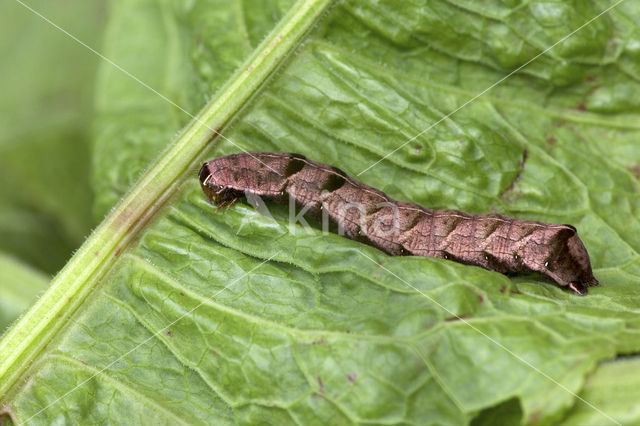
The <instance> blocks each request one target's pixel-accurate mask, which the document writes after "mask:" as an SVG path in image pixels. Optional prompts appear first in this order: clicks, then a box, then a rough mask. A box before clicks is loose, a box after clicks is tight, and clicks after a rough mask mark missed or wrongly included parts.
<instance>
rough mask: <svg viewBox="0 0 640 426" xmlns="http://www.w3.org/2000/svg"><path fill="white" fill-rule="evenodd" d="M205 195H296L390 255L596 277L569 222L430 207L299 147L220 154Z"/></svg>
mask: <svg viewBox="0 0 640 426" xmlns="http://www.w3.org/2000/svg"><path fill="white" fill-rule="evenodd" d="M199 177H200V183H201V186H202V189H203V191H204V192H205V194H206V195H207V197H208V198H209V200H210V201H211V202H212V203H215V204H218V208H220V207H221V206H223V205H232V204H233V203H235V202H236V201H237V200H238V199H240V198H242V197H244V196H246V195H251V196H258V197H260V198H262V199H265V200H267V201H275V202H279V203H287V202H289V201H293V202H295V204H296V205H297V206H302V207H304V208H305V209H306V213H307V214H309V215H311V216H316V217H319V216H320V215H322V214H326V215H328V220H329V222H330V224H331V225H332V226H334V228H335V227H337V228H338V229H340V231H341V235H345V236H346V237H348V238H351V239H353V240H357V241H360V242H364V243H366V244H369V245H372V246H374V247H376V248H378V249H380V250H382V251H384V252H385V253H388V254H390V255H394V256H425V257H439V258H443V259H449V260H452V261H455V262H459V263H463V264H465V265H474V266H480V267H482V268H485V269H488V270H490V271H496V272H500V273H503V274H507V275H509V274H514V273H537V274H540V275H542V276H543V277H546V278H548V279H550V280H552V281H554V282H556V283H557V284H558V285H560V286H562V287H568V288H570V289H571V290H573V291H574V292H575V293H576V294H580V295H584V294H587V287H588V286H597V285H599V283H598V281H597V280H596V279H595V277H594V276H593V272H592V270H591V262H590V260H589V254H588V253H587V250H586V249H585V247H584V245H583V244H582V241H580V238H578V234H577V231H576V228H574V227H573V226H571V225H554V224H549V223H542V222H533V221H527V220H520V219H514V218H510V217H507V216H503V215H499V214H487V215H475V214H470V213H465V212H460V211H457V210H432V209H428V208H425V207H421V206H419V205H417V204H412V203H406V202H402V201H395V200H393V199H392V198H390V197H388V196H387V195H386V194H385V193H383V192H382V191H379V190H377V189H375V188H372V187H370V186H368V185H365V184H363V183H361V182H358V181H356V180H355V179H352V178H350V177H349V176H348V175H347V174H346V173H344V172H343V171H341V170H340V169H337V168H335V167H332V166H328V165H326V164H322V163H317V162H315V161H311V160H308V159H306V158H305V157H304V156H302V155H299V154H285V153H268V152H262V153H261V152H251V153H248V152H246V153H241V154H233V155H229V156H225V157H219V158H216V159H214V160H212V161H209V162H207V163H205V164H204V165H203V166H202V169H200V173H199Z"/></svg>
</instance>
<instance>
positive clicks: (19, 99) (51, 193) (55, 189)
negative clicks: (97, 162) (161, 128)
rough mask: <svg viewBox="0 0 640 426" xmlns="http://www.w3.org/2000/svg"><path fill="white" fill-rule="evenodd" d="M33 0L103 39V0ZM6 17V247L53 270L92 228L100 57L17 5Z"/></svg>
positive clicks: (2, 186)
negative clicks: (92, 140) (92, 141)
mask: <svg viewBox="0 0 640 426" xmlns="http://www.w3.org/2000/svg"><path fill="white" fill-rule="evenodd" d="M28 3H29V4H30V5H31V6H32V7H35V8H37V9H39V10H40V11H41V12H42V13H44V14H45V15H46V16H48V17H50V18H51V19H52V20H54V21H55V22H57V23H58V24H60V25H62V26H64V27H66V28H67V29H69V30H70V31H72V32H73V33H75V34H76V35H78V36H79V37H80V38H82V39H83V40H84V41H85V42H87V43H89V44H95V43H96V41H97V40H98V39H99V30H100V28H101V23H102V20H103V18H102V16H101V14H100V13H99V3H98V1H97V0H91V1H74V2H73V5H72V4H69V3H65V4H63V5H61V4H59V3H56V2H47V1H42V0H35V1H30V2H28ZM0 16H2V18H3V25H2V26H0V54H1V55H2V58H3V60H2V62H0V74H1V75H2V78H1V79H0V93H2V96H1V97H0V250H1V251H4V252H6V253H10V254H11V255H13V256H15V257H18V258H20V259H22V260H24V261H25V262H27V263H29V264H30V265H33V266H34V267H36V268H38V269H40V270H42V271H44V272H45V273H47V274H54V273H56V272H57V271H58V270H60V268H62V266H64V264H65V262H66V261H67V260H68V259H69V257H71V254H72V251H73V250H74V249H76V248H77V247H78V246H80V245H81V244H82V242H83V241H84V238H85V237H86V236H87V235H88V234H89V232H90V230H91V227H92V226H93V225H95V224H94V223H93V221H92V218H91V202H92V195H93V192H92V190H91V187H90V185H89V175H90V173H89V171H90V164H91V153H90V147H89V126H90V119H91V105H92V93H93V90H92V88H93V84H94V74H95V71H96V68H97V64H98V58H97V57H95V56H93V55H87V53H86V50H85V49H84V48H83V47H81V46H79V45H77V44H75V43H73V42H70V39H69V38H68V37H67V36H65V35H64V34H62V33H61V32H60V31H58V30H56V29H55V28H53V27H51V26H50V25H49V24H47V23H46V22H44V21H42V20H40V19H38V18H37V17H36V16H35V15H33V13H31V12H30V11H29V10H27V9H26V8H25V7H23V6H21V5H20V4H19V3H18V2H15V1H12V2H3V3H2V5H0ZM78 16H83V19H78ZM2 290H3V289H2V284H1V283H0V297H2Z"/></svg>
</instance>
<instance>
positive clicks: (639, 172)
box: [629, 164, 640, 180]
mask: <svg viewBox="0 0 640 426" xmlns="http://www.w3.org/2000/svg"><path fill="white" fill-rule="evenodd" d="M629 171H630V172H631V173H633V175H634V176H635V177H636V178H637V179H639V180H640V166H639V165H637V164H636V165H635V166H631V167H629Z"/></svg>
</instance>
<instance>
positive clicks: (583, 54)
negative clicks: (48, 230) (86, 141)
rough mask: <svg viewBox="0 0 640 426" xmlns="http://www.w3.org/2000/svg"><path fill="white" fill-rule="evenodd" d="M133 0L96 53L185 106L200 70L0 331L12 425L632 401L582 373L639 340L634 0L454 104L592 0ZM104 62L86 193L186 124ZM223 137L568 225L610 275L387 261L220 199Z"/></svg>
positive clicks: (583, 408)
mask: <svg viewBox="0 0 640 426" xmlns="http://www.w3.org/2000/svg"><path fill="white" fill-rule="evenodd" d="M131 3H132V2H115V3H114V14H113V15H112V20H111V22H110V24H109V31H108V35H107V39H106V43H105V45H106V49H107V50H106V53H107V54H108V56H109V57H114V58H118V59H119V61H122V62H123V63H125V64H126V66H125V68H127V67H132V69H135V70H136V71H137V72H138V73H136V72H134V74H135V75H137V76H138V77H139V78H141V79H142V80H143V81H145V82H148V83H149V84H150V85H151V86H152V87H156V88H157V89H158V90H160V91H161V92H162V93H164V94H166V95H167V96H168V97H169V98H171V99H175V102H176V103H177V104H178V105H180V106H181V107H183V108H185V109H187V110H188V111H190V110H191V109H195V108H199V107H200V106H201V104H202V103H203V101H204V99H203V98H204V97H205V96H207V95H206V94H207V93H211V91H213V90H216V89H217V90H218V91H217V93H216V95H215V96H214V97H212V99H211V101H209V102H208V103H207V104H206V105H205V106H204V107H203V109H202V110H201V111H200V113H199V114H198V118H197V119H196V120H193V121H191V122H190V123H189V124H188V125H187V126H186V127H185V128H184V130H183V131H182V132H181V133H180V134H179V135H178V136H177V138H176V140H175V141H174V143H173V144H171V145H170V146H169V147H168V148H167V149H166V150H165V151H164V152H163V153H162V154H161V155H160V157H159V158H158V159H157V160H155V161H154V162H152V163H151V165H149V166H148V167H147V169H146V171H145V172H144V174H142V175H141V177H140V179H139V180H138V182H137V183H135V185H134V186H133V187H132V188H131V189H130V191H129V192H128V193H127V194H124V198H123V199H122V201H121V202H120V203H119V204H118V205H117V206H116V207H115V208H114V210H113V211H112V212H111V213H110V214H109V215H108V216H107V218H106V220H105V221H104V222H103V223H102V224H101V225H100V227H99V228H98V229H97V230H96V232H95V233H94V234H93V235H92V236H91V237H90V238H89V239H88V240H87V242H86V243H85V244H84V245H83V247H82V248H81V249H80V250H79V251H78V253H77V254H76V255H75V256H74V258H73V259H72V260H71V262H70V263H69V264H68V265H67V267H66V268H65V269H64V270H63V271H62V272H61V274H60V275H58V276H57V277H56V279H55V280H54V282H53V283H52V285H51V287H50V289H49V290H48V291H47V292H46V293H45V295H44V296H43V297H42V298H40V299H39V301H38V302H37V304H36V305H35V306H34V307H33V308H32V309H31V310H30V311H29V312H28V313H27V314H26V315H25V316H24V317H23V318H22V319H21V321H19V322H18V323H17V324H16V325H15V326H14V327H13V328H12V329H10V331H9V332H8V334H7V335H6V336H5V338H4V339H3V341H2V342H0V345H1V347H2V350H1V351H0V354H1V355H0V394H5V395H6V396H5V397H3V399H2V402H3V403H4V404H5V405H6V406H7V407H8V408H9V411H10V412H11V413H12V415H13V416H14V417H15V419H16V420H17V421H19V422H24V421H29V422H38V423H50V422H52V421H64V420H67V421H75V422H100V423H103V422H114V423H116V422H119V423H124V422H132V421H133V422H153V423H156V422H158V423H258V422H265V423H293V422H295V423H305V424H306V423H322V424H325V423H337V424H340V423H349V422H376V423H420V424H423V423H432V424H468V423H471V422H474V423H476V424H490V423H492V421H493V422H497V421H498V420H499V421H501V422H503V423H504V422H507V421H508V422H518V421H520V422H522V423H540V424H549V423H556V422H560V421H561V420H562V419H563V418H564V419H565V421H567V422H568V423H571V422H575V421H580V420H584V421H587V422H592V423H596V424H597V423H605V422H612V418H613V419H616V420H617V421H624V422H630V423H633V422H637V421H638V416H637V415H636V414H634V413H631V414H630V413H627V412H623V410H621V409H620V406H622V405H623V403H624V402H625V401H626V403H627V405H631V404H633V403H635V399H636V398H635V396H634V394H633V393H629V394H628V396H627V395H620V396H619V399H616V400H615V401H613V400H612V399H611V398H606V397H603V395H604V396H606V389H607V386H610V383H611V382H607V381H606V380H605V381H603V379H599V380H600V382H598V378H599V377H603V376H602V375H604V377H607V376H608V374H609V372H610V371H611V370H610V369H609V367H608V366H609V365H616V363H615V362H613V363H611V364H602V365H601V366H600V367H598V365H599V363H601V362H602V361H603V360H606V359H612V358H614V357H616V356H617V355H621V354H632V353H636V352H638V350H640V322H638V320H637V314H638V303H639V297H640V292H638V290H637V289H636V288H635V284H636V283H638V278H639V276H640V270H639V269H638V267H637V264H638V249H639V248H640V247H639V243H638V241H637V240H636V239H635V238H634V236H635V235H637V234H638V231H639V229H638V228H639V223H638V220H637V214H636V211H637V208H638V201H639V200H638V182H637V177H636V176H635V171H637V170H638V169H639V165H640V148H638V147H637V143H636V142H635V141H636V139H637V138H638V133H639V132H638V130H639V129H640V128H639V126H638V125H637V122H638V120H637V118H638V117H637V115H638V107H639V105H638V104H637V99H636V97H635V96H634V93H635V91H634V90H636V88H637V87H638V83H637V79H638V77H639V76H638V75H637V69H640V68H638V62H639V58H638V56H637V46H638V42H637V37H638V36H637V33H636V27H635V26H634V22H637V20H638V18H640V16H638V15H639V14H640V8H639V7H637V2H633V1H628V2H625V3H622V4H621V5H620V6H618V7H617V8H616V9H615V10H613V11H612V12H610V13H608V14H605V15H603V16H602V17H600V18H599V19H597V20H595V21H594V22H593V23H591V24H590V25H588V26H586V27H585V28H584V29H582V30H580V31H579V32H577V33H576V34H575V35H573V36H572V37H570V38H569V39H567V40H566V41H565V42H563V43H561V44H559V45H558V46H556V47H555V48H554V49H552V50H551V51H549V52H548V53H546V54H544V55H542V56H540V57H539V58H538V59H536V60H535V61H533V62H532V63H531V64H530V65H528V66H527V67H525V68H524V69H523V70H522V71H520V72H518V73H516V74H515V75H513V76H511V77H510V78H508V79H506V80H505V81H504V82H502V83H501V84H499V85H497V86H496V87H495V88H493V89H492V90H491V91H488V92H487V93H485V94H483V95H482V96H481V97H479V98H478V99H477V100H475V101H473V102H470V103H469V104H468V105H465V103H466V102H468V101H469V100H470V99H473V98H474V97H475V96H476V95H477V94H479V93H481V92H482V91H483V90H485V89H486V88H487V87H490V86H491V85H492V84H494V83H495V82H496V81H499V80H500V79H501V78H503V77H504V76H506V75H508V74H509V73H510V72H511V71H512V70H513V69H515V68H517V67H518V66H520V65H522V64H525V63H526V62H527V61H529V60H530V59H531V58H533V57H535V56H536V55H538V54H539V53H540V52H542V51H543V50H544V49H545V48H547V47H548V46H550V45H551V44H552V43H554V42H556V41H557V40H559V39H561V38H562V37H563V36H565V35H566V34H568V33H570V32H571V31H573V30H574V29H576V28H578V27H579V26H580V25H582V24H583V23H585V22H586V21H587V20H589V19H590V18H592V17H594V16H596V15H597V14H598V13H600V12H601V11H602V10H604V9H605V8H606V7H607V6H609V4H606V3H600V2H593V3H592V2H589V3H586V2H573V3H566V2H565V3H549V2H545V3H537V2H534V3H530V4H529V3H527V4H523V5H516V4H513V5H511V6H509V5H505V4H504V3H503V2H490V3H488V4H484V3H483V5H482V6H481V7H480V6H478V4H477V2H468V1H464V0H457V1H454V2H429V3H427V4H425V5H422V6H421V5H416V4H413V3H408V2H403V3H397V2H376V3H371V2H364V1H356V0H352V1H345V2H337V3H336V4H334V5H333V6H334V7H331V8H329V6H330V4H329V3H330V2H328V1H327V2H321V1H313V0H307V1H300V2H298V3H295V4H294V5H293V6H291V8H290V9H289V10H287V8H286V7H285V6H286V5H287V3H286V2H284V3H283V5H280V4H279V3H278V2H264V3H262V2H255V3H253V2H233V3H232V2H216V1H205V2H197V5H196V3H186V4H183V3H177V2H176V3H175V4H174V3H173V2H169V1H160V2H156V1H151V0H147V1H140V2H136V4H131ZM269 11H271V12H269ZM273 11H276V13H274V12H273ZM285 11H286V12H285ZM280 16H282V18H281V19H279V20H278V19H275V18H274V19H273V20H270V17H276V18H279V17H280ZM261 17H262V18H261ZM266 17H269V19H268V18H266ZM276 21H277V23H276ZM238 23H241V24H243V25H242V26H239V25H238ZM273 25H275V28H274V29H273V31H270V32H269V33H268V35H267V37H266V38H265V39H264V40H263V41H262V42H261V43H260V44H259V45H258V46H256V47H255V49H253V48H254V46H255V44H256V43H257V42H258V41H259V40H262V34H264V33H266V32H267V31H269V29H270V28H271V27H272V26H273ZM242 28H245V30H244V31H245V33H244V34H245V37H244V38H241V37H239V36H236V35H234V34H242V33H241V31H242ZM249 28H251V29H249ZM228 31H232V32H231V33H229V32H228ZM233 31H239V33H234V32H233ZM160 35H162V36H160ZM142 36H148V39H146V38H145V37H142ZM200 36H202V37H200ZM225 37H228V38H225ZM203 40H204V41H203ZM230 40H232V41H230ZM238 40H240V41H238ZM252 49H253V50H252ZM250 51H252V53H251V54H250V56H248V57H247V59H246V60H245V61H244V62H242V60H243V59H244V57H245V56H246V55H249V53H248V52H250ZM146 54H149V55H150V56H149V57H150V60H149V62H147V61H145V60H144V58H145V55H146ZM156 55H157V56H156ZM154 57H155V59H153V58H154ZM119 61H116V62H118V63H119ZM240 62H242V65H240V66H239V68H238V69H237V70H236V71H235V72H233V73H232V75H231V76H230V73H231V70H232V69H233V68H234V67H235V66H237V65H238V64H239V63H240ZM107 67H108V65H106V64H105V68H103V71H102V76H101V82H100V86H99V87H100V91H99V94H98V105H99V112H100V114H99V117H98V122H97V126H96V129H97V130H96V132H97V136H96V156H97V157H96V158H97V159H96V162H97V163H102V165H98V167H97V168H96V171H95V175H94V184H95V185H96V189H98V190H99V191H100V195H99V197H98V200H97V203H96V211H97V212H101V211H104V210H105V209H106V208H108V206H110V205H111V203H113V202H114V201H115V200H116V199H117V198H118V197H120V196H122V195H123V191H124V189H125V188H126V187H127V186H128V185H129V184H130V183H131V182H132V181H133V180H134V179H135V177H136V176H138V174H140V173H142V169H143V168H145V167H146V164H147V161H149V159H150V158H152V157H154V156H155V153H156V152H157V151H158V150H159V149H160V147H161V146H162V145H163V143H164V141H166V140H167V138H168V136H169V135H170V134H172V133H173V132H175V131H177V130H178V128H179V127H180V126H182V124H183V123H184V122H185V118H184V117H183V116H182V115H181V111H180V110H179V109H176V107H175V105H174V106H171V105H168V104H166V103H163V102H161V101H158V99H157V98H155V97H154V95H153V94H152V93H151V94H150V93H147V92H145V91H144V89H143V88H141V87H139V86H137V85H136V84H135V83H134V82H131V81H129V80H127V78H126V76H120V75H117V74H116V73H115V71H112V70H109V69H108V68H107ZM138 74H139V75H138ZM229 76H230V77H229ZM223 81H224V82H225V83H224V84H223V83H222V82H223ZM165 92H166V93H165ZM203 93H204V94H203ZM462 105H465V106H464V108H461V109H460V110H459V111H457V112H456V113H455V114H454V115H452V116H451V117H448V118H446V119H445V120H442V122H439V123H438V121H439V120H441V119H442V118H443V117H444V116H445V115H446V114H448V113H450V112H451V111H454V110H456V108H458V107H460V106H462ZM203 123H204V124H205V126H203V125H202V124H203ZM435 123H438V124H437V125H436V124H435ZM432 125H433V128H430V126H432ZM216 129H221V131H222V134H223V135H224V138H223V137H220V136H216V132H215V131H214V130H216ZM425 129H429V130H428V131H425V132H424V133H421V132H422V131H423V130H425ZM416 135H419V136H417V137H416V138H415V139H413V140H411V142H410V143H408V144H406V145H403V144H404V143H405V142H406V141H408V140H410V139H411V138H412V137H414V136H416ZM211 139H212V141H211V143H210V140H211ZM231 141H232V142H231ZM398 147H400V148H399V149H398V150H397V151H396V152H394V153H393V154H392V155H390V156H389V157H387V158H385V159H384V160H383V161H381V162H379V163H378V164H376V165H375V166H374V167H372V168H369V167H370V166H371V165H373V164H374V163H377V162H378V161H379V160H380V159H381V158H382V157H384V156H385V155H387V154H388V153H390V152H392V151H393V150H395V149H397V148H398ZM241 149H249V150H259V151H293V152H299V153H302V154H304V155H307V156H308V157H310V158H313V159H315V160H318V161H322V162H325V163H329V164H333V165H335V166H338V167H340V168H341V169H344V170H346V171H347V172H349V173H350V174H352V175H357V174H358V173H360V172H361V171H363V170H365V169H367V171H366V172H365V173H362V174H361V175H360V176H359V179H361V180H362V181H364V182H365V183H367V184H369V185H372V186H375V187H378V188H380V189H382V190H384V191H386V192H387V193H388V194H389V195H391V196H392V197H394V198H396V199H400V200H406V201H412V202H416V203H420V204H423V205H426V206H429V207H434V208H458V209H462V210H467V211H472V212H474V213H488V212H492V211H500V212H502V213H505V214H509V215H512V216H517V217H520V218H523V219H536V220H544V221H549V222H557V223H572V224H574V225H575V226H576V227H577V228H578V230H579V232H580V235H581V237H582V238H583V240H584V241H585V244H586V246H587V248H588V249H589V252H590V253H591V255H592V262H593V265H594V267H595V275H596V276H597V278H598V279H599V280H600V281H601V282H602V284H603V286H602V287H600V288H594V289H592V290H591V292H590V295H589V296H587V297H583V298H579V297H576V296H573V295H572V294H569V293H568V292H566V291H564V290H562V289H560V288H558V287H557V286H555V285H554V284H553V283H550V282H547V281H544V280H542V279H540V278H539V277H536V276H521V277H516V278H513V279H510V278H507V277H505V276H502V275H500V274H497V273H493V272H489V271H485V270H482V269H479V268H473V267H468V266H464V265H459V264H455V263H452V262H448V261H445V260H438V259H428V258H410V257H389V256H386V255H384V254H383V253H381V252H379V251H377V250H375V249H373V248H371V247H368V246H364V245H362V244H359V243H356V242H353V241H350V240H347V239H344V238H342V237H340V236H338V235H334V234H328V235H326V234H323V233H322V232H320V231H319V230H317V229H307V228H305V227H303V226H301V225H300V224H295V225H293V226H290V225H289V224H288V223H287V215H288V211H287V209H286V208H277V207H275V206H269V207H270V210H271V213H272V215H273V219H270V218H268V217H265V216H262V215H260V214H259V213H257V212H256V211H255V210H253V209H252V208H250V207H248V206H247V205H244V204H237V205H235V206H234V207H233V208H231V209H228V210H223V211H220V212H217V213H216V212H215V209H213V208H212V207H211V206H210V205H209V204H208V202H207V200H206V199H205V197H204V196H203V194H202V192H201V190H200V188H199V184H198V181H197V178H196V173H197V169H198V166H199V165H200V164H201V162H202V161H203V160H204V159H208V158H211V157H214V156H218V155H224V154H228V153H231V152H238V151H240V150H241ZM109 152H111V153H113V155H112V156H109V155H108V153H109ZM460 318H461V319H460ZM594 371H595V373H594V375H593V376H592V377H589V375H590V374H591V373H592V372H594ZM627 371H632V370H627ZM612 374H613V373H612ZM628 374H629V375H631V374H632V373H628ZM592 380H595V382H592ZM630 380H631V379H630ZM633 380H635V379H633ZM585 383H586V387H584V386H585ZM592 383H596V385H595V386H596V388H591V387H590V386H592ZM598 383H602V385H601V386H602V392H600V388H599V387H598V386H600V385H598ZM583 387H584V390H583ZM576 395H579V396H580V398H582V399H579V398H577V397H576ZM625 398H628V399H625ZM591 399H594V400H593V401H592V400H591ZM585 401H586V403H585ZM588 404H591V405H588ZM132 413H133V416H134V417H133V418H132ZM495 419H497V420H495Z"/></svg>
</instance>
